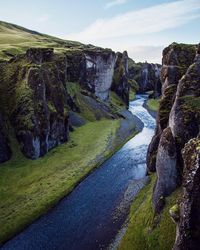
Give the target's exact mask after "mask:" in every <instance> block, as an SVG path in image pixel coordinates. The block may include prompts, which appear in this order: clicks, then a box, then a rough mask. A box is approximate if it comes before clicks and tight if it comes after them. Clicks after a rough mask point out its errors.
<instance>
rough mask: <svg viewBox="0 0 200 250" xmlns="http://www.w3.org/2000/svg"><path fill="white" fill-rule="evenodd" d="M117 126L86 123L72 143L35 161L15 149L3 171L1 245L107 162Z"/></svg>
mask: <svg viewBox="0 0 200 250" xmlns="http://www.w3.org/2000/svg"><path fill="white" fill-rule="evenodd" d="M118 127H119V120H101V121H98V122H90V123H87V124H86V125H85V126H83V127H81V128H78V129H76V131H75V132H73V133H72V134H71V139H70V142H69V143H65V144H63V145H60V146H59V147H57V148H55V149H53V150H52V151H50V152H49V153H48V154H47V155H46V156H44V157H42V158H39V159H37V160H34V161H32V160H28V159H26V158H25V157H23V155H22V154H21V153H20V152H19V150H18V149H15V155H14V156H13V158H12V159H11V160H10V161H8V162H6V163H4V164H2V165H1V168H0V201H1V204H0V228H1V234H0V242H2V241H5V240H6V239H8V238H10V237H12V235H13V234H15V233H17V232H19V231H20V230H21V229H22V228H24V227H25V226H26V225H28V224H30V223H31V222H32V221H33V220H35V219H36V218H37V217H39V216H40V215H41V214H43V213H45V212H46V211H47V209H48V208H49V207H51V206H52V205H54V204H55V203H56V202H57V201H58V200H59V199H61V198H62V197H63V196H64V195H66V194H68V193H69V192H70V191H71V190H72V189H73V188H74V186H75V185H76V184H77V183H78V182H79V181H80V180H81V179H82V178H83V177H84V176H85V175H87V174H88V173H89V172H90V171H91V170H92V169H93V168H94V167H95V166H97V164H99V163H100V162H99V161H102V160H103V159H104V160H105V158H106V157H108V156H109V155H110V154H111V153H112V152H113V150H114V147H110V144H112V143H111V142H112V141H113V140H114V138H115V133H116V130H117V128H118ZM115 146H117V145H115ZM118 146H119V145H118ZM111 148H112V149H111ZM115 149H116V148H115ZM83 156H84V157H83ZM100 156H101V157H100Z"/></svg>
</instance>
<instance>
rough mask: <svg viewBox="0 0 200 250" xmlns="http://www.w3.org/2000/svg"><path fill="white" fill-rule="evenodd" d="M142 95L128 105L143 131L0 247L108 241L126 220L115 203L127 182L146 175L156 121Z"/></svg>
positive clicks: (32, 248)
mask: <svg viewBox="0 0 200 250" xmlns="http://www.w3.org/2000/svg"><path fill="white" fill-rule="evenodd" d="M145 98H146V97H145V96H137V100H135V101H133V102H131V103H130V111H131V112H132V113H133V114H134V115H136V116H137V117H139V118H140V119H141V120H142V122H143V123H144V129H143V130H142V132H141V133H139V134H138V135H136V136H135V137H134V138H133V139H131V140H130V141H129V142H127V143H126V144H125V145H124V146H123V147H122V148H121V149H120V150H119V151H118V152H117V153H116V154H114V155H113V156H112V157H111V158H110V159H109V160H107V161H106V162H105V163H104V164H102V166H101V167H100V168H99V169H97V170H96V171H94V172H93V173H92V174H91V175H90V176H88V177H87V178H86V179H85V180H84V181H83V182H82V183H81V184H80V185H79V186H78V187H77V188H76V189H75V190H74V191H73V192H72V193H71V194H70V195H69V196H67V197H66V198H64V199H63V200H62V201H61V202H60V203H59V204H58V205H57V206H56V207H55V208H54V209H52V210H51V211H50V212H49V213H47V214H46V215H44V216H42V217H41V218H40V219H39V220H37V221H36V222H34V223H33V224H32V225H30V226H29V227H28V228H27V229H25V230H24V231H23V232H22V233H20V234H19V235H18V236H16V237H15V238H13V239H12V240H11V241H9V242H8V243H7V244H5V245H4V246H3V247H2V249H7V250H8V249H10V250H40V249H42V250H53V249H56V250H79V249H80V250H94V249H95V250H98V249H105V248H106V247H107V246H108V245H109V244H110V242H111V241H112V239H113V238H114V237H115V235H116V234H117V232H118V230H119V229H120V228H121V226H122V224H123V222H124V220H125V217H124V216H125V215H124V213H122V212H121V214H120V213H119V204H123V201H124V199H125V198H124V197H125V196H124V194H125V193H126V191H127V188H128V187H129V184H130V183H132V182H134V180H135V183H137V180H138V179H141V178H143V177H144V176H145V173H146V164H145V160H146V152H147V147H148V144H149V143H150V140H151V137H152V136H153V133H154V127H155V120H154V119H153V118H152V117H151V116H150V115H149V113H148V112H147V110H146V109H144V108H143V107H142V105H143V103H144V100H145ZM127 196H128V195H127ZM125 203H126V202H124V204H125ZM117 211H118V214H117ZM116 214H117V216H116Z"/></svg>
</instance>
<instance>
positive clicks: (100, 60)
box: [0, 46, 129, 160]
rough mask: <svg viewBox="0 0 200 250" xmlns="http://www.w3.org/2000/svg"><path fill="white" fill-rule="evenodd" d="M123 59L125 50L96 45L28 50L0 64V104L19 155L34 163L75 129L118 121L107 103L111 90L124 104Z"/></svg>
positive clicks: (125, 92)
mask: <svg viewBox="0 0 200 250" xmlns="http://www.w3.org/2000/svg"><path fill="white" fill-rule="evenodd" d="M116 58H117V60H116ZM127 60H128V55H127V53H126V52H124V53H123V54H121V53H117V54H115V53H114V52H113V51H112V50H110V49H101V48H96V47H94V46H92V47H90V46H89V47H85V48H82V49H71V50H69V49H68V50H66V51H65V52H63V53H55V52H54V50H53V49H52V48H29V49H28V50H27V51H26V53H25V54H21V55H18V56H16V57H13V58H12V59H11V60H10V61H9V62H6V63H3V64H2V65H0V66H1V67H0V70H1V72H0V73H1V74H0V76H1V78H0V87H1V88H0V92H1V93H0V95H1V96H2V97H3V99H4V101H2V103H1V104H2V105H1V106H2V107H3V109H4V111H5V113H6V115H7V119H8V120H10V122H11V125H12V126H13V128H14V132H15V135H16V138H17V140H18V142H19V145H20V148H21V151H22V152H23V154H24V155H25V156H26V157H28V158H31V159H36V158H38V157H40V156H43V155H45V154H46V153H47V152H48V151H49V150H50V149H52V148H53V147H55V146H57V145H59V144H61V143H63V142H66V141H67V140H68V137H69V129H71V130H73V127H74V126H80V125H83V124H85V122H86V120H89V121H92V120H99V119H101V118H108V119H115V118H117V117H119V116H120V115H118V114H116V113H114V111H113V110H112V108H110V107H109V102H108V99H109V94H110V91H111V89H112V90H113V91H115V92H116V94H117V95H118V96H119V97H120V98H121V99H122V100H123V101H124V102H125V104H126V105H128V97H129V84H128V81H127V74H128V65H127ZM121 69H122V70H121ZM116 75H118V78H117V79H116V77H115V76H116ZM113 79H114V80H113ZM111 86H112V88H111ZM5 103H6V105H5ZM2 150H3V149H2ZM5 160H6V159H5Z"/></svg>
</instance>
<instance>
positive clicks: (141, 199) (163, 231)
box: [119, 175, 180, 250]
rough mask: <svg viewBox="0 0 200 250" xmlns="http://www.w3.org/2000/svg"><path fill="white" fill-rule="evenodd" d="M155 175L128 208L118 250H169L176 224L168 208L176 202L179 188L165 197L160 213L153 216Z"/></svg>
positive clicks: (173, 238) (172, 242)
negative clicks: (126, 226) (126, 220)
mask: <svg viewBox="0 0 200 250" xmlns="http://www.w3.org/2000/svg"><path fill="white" fill-rule="evenodd" d="M155 179H156V176H155V175H151V177H150V182H149V183H148V184H147V185H146V186H145V187H144V188H143V189H142V190H141V191H140V192H139V194H138V195H137V197H136V199H135V200H134V201H133V204H132V206H131V209H130V215H129V224H128V228H127V231H126V233H125V236H124V237H123V239H122V241H121V243H120V246H119V249H120V250H130V249H134V250H141V249H147V250H154V249H156V250H171V249H172V246H173V244H174V240H175V235H176V226H175V224H174V223H173V221H172V220H171V217H170V214H169V208H170V207H171V206H172V205H173V204H174V203H175V202H176V200H177V198H178V196H179V194H180V190H176V191H175V192H174V193H172V195H171V196H170V197H168V198H166V205H165V208H164V210H163V212H162V214H161V215H157V216H155V214H154V211H153V207H152V192H153V187H154V184H155Z"/></svg>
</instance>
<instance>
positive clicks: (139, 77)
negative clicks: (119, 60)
mask: <svg viewBox="0 0 200 250" xmlns="http://www.w3.org/2000/svg"><path fill="white" fill-rule="evenodd" d="M160 73H161V65H160V64H153V63H148V62H145V63H135V62H134V61H133V60H132V59H130V58H129V79H130V80H134V81H136V83H137V84H138V87H139V88H138V90H137V91H138V92H139V93H145V92H146V91H153V95H152V97H154V98H156V97H158V96H160V95H161V87H162V85H161V81H160Z"/></svg>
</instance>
